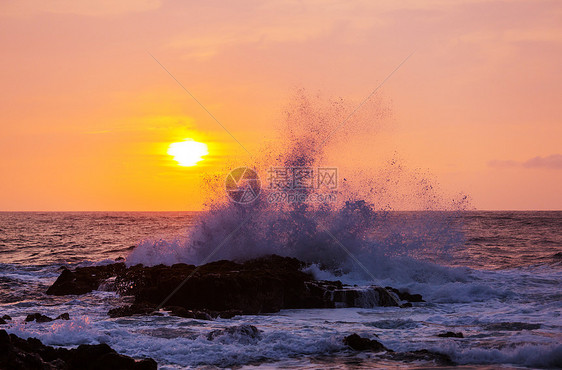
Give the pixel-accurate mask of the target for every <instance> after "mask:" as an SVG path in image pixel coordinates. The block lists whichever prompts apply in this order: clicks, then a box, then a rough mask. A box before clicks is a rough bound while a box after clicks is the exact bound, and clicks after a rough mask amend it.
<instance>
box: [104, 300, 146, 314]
mask: <svg viewBox="0 0 562 370" xmlns="http://www.w3.org/2000/svg"><path fill="white" fill-rule="evenodd" d="M155 309H156V306H155V305H150V304H142V303H135V304H132V305H129V306H122V307H117V308H112V309H111V310H109V312H108V313H107V314H108V315H109V317H125V316H133V315H150V314H152V313H154V310H155Z"/></svg>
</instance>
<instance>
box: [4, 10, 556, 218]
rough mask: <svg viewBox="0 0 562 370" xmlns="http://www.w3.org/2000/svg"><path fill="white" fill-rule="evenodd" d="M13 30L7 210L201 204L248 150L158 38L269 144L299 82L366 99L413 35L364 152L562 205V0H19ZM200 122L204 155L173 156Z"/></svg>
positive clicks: (7, 45) (479, 200)
mask: <svg viewBox="0 0 562 370" xmlns="http://www.w3.org/2000/svg"><path fill="white" fill-rule="evenodd" d="M0 42H1V43H0V44H1V45H2V51H1V52H2V58H1V59H0V63H1V67H2V68H0V81H1V84H2V85H1V86H2V89H1V90H0V125H1V130H2V135H1V136H0V173H1V175H2V177H1V179H2V180H1V181H0V210H196V209H198V208H199V207H200V205H201V202H202V196H201V191H200V190H199V189H200V186H201V182H202V180H201V175H202V173H205V172H207V173H208V172H212V171H213V170H214V169H216V168H221V167H224V166H226V165H227V164H229V161H232V157H233V156H234V157H236V158H238V159H240V158H241V159H242V160H243V158H244V156H245V154H244V151H243V149H242V148H241V147H240V146H238V144H236V143H235V142H234V141H233V140H232V139H231V138H230V136H229V135H228V134H227V133H225V132H224V131H223V129H222V128H221V127H220V126H219V125H218V124H217V123H216V122H215V121H213V119H212V118H210V117H209V116H208V114H207V113H206V112H205V111H204V110H202V109H201V107H199V106H198V105H197V103H196V102H195V101H194V100H193V99H191V98H190V97H189V95H187V94H186V93H185V91H183V90H182V89H181V88H180V87H179V86H178V85H177V84H176V83H175V82H174V81H173V79H172V78H171V77H170V76H169V75H167V74H166V72H165V71H163V70H162V68H161V67H160V66H159V65H158V64H157V63H156V62H155V61H154V60H153V59H152V58H151V57H150V55H149V54H148V53H147V51H149V52H150V53H152V54H153V55H154V56H155V57H156V58H157V59H158V60H159V61H160V62H161V63H162V64H163V65H165V66H166V68H167V69H168V70H169V71H170V72H172V73H173V74H174V76H175V77H176V78H177V79H178V80H179V81H181V82H182V83H183V85H184V86H186V87H187V88H188V89H189V90H190V91H191V92H192V93H193V94H194V95H195V96H196V97H197V99H199V100H200V101H201V102H202V103H203V104H204V105H205V107H206V108H207V109H208V110H209V111H211V112H212V113H213V114H214V115H215V116H216V117H217V118H218V119H219V120H220V121H221V123H223V124H224V125H225V126H226V127H227V128H228V129H229V130H230V131H231V132H232V133H233V134H234V136H235V137H236V138H237V139H238V140H239V141H240V142H242V143H243V144H244V146H245V147H247V148H248V149H249V150H250V151H258V150H259V148H260V147H261V145H262V140H263V138H273V137H274V136H275V129H274V123H273V122H274V121H275V119H276V117H278V116H279V112H280V111H281V109H282V108H283V107H284V105H286V104H287V102H288V100H289V99H290V96H291V94H292V93H293V92H294V90H295V89H296V88H306V89H307V90H308V91H312V92H316V91H320V92H321V93H322V94H323V95H325V96H328V97H331V96H341V97H343V98H345V99H347V100H349V101H352V102H357V103H358V102H360V101H361V100H362V99H363V98H364V97H366V96H367V95H368V94H369V93H370V92H371V91H372V90H373V89H374V88H375V87H376V86H377V85H378V84H379V83H380V82H381V81H382V80H383V79H384V78H385V77H386V76H387V75H388V74H389V73H390V72H391V71H392V70H393V69H394V68H395V67H396V66H397V65H398V64H399V63H400V62H401V61H402V60H403V59H404V58H405V57H406V56H407V55H409V54H410V53H411V52H412V51H414V50H415V53H414V54H413V56H412V57H411V58H410V59H409V60H408V61H407V62H406V63H405V64H404V66H403V67H402V68H400V70H398V71H397V72H396V73H395V74H394V75H393V76H392V77H391V78H390V79H389V80H388V81H387V82H386V83H385V84H384V86H383V88H382V89H381V90H380V92H379V95H378V98H379V99H380V100H381V101H382V104H384V105H385V106H386V107H388V108H390V109H391V111H392V115H391V116H390V117H389V118H387V119H386V121H385V122H384V124H383V125H381V128H380V129H379V130H377V132H376V133H374V134H373V137H372V138H371V137H368V138H365V137H363V138H360V140H371V139H372V142H374V143H376V146H377V150H373V151H370V152H361V153H357V155H361V156H363V157H365V158H366V159H367V160H368V162H369V163H371V164H375V165H376V164H377V163H382V162H383V161H384V160H386V159H387V158H388V155H391V154H389V153H393V152H397V153H399V154H400V156H401V158H403V159H404V160H405V161H406V162H407V163H408V165H410V166H411V167H412V168H423V169H427V170H429V171H430V172H431V173H433V174H434V175H435V177H436V178H437V179H438V181H439V183H440V184H441V187H442V188H443V189H444V191H446V192H451V193H457V192H460V191H462V192H465V193H467V194H469V195H470V196H471V197H472V200H473V206H475V207H476V208H478V209H562V191H561V190H560V189H562V145H561V143H562V104H560V101H561V100H560V99H561V97H562V73H561V72H560V67H561V66H562V3H560V2H559V1H537V0H529V1H487V0H466V1H448V0H428V1H394V0H392V1H391V0H384V1H284V0H278V1H267V2H257V1H236V2H232V4H228V2H219V1H203V2H201V1H165V0H163V1H158V0H142V1H141V0H124V1H121V0H115V1H105V0H104V1H99V0H98V1H94V0H87V1H72V0H53V1H39V0H13V1H12V0H4V1H2V2H1V3H0ZM187 137H191V138H194V139H196V140H199V141H204V142H206V143H208V144H209V151H210V155H209V156H207V157H205V158H206V159H205V160H204V161H203V162H201V166H195V167H179V166H176V165H175V162H174V161H173V160H172V159H171V158H170V157H169V156H167V155H166V148H167V145H168V144H169V143H171V142H174V141H181V140H183V139H184V138H187ZM350 150H351V152H352V153H353V150H352V149H350ZM365 158H364V159H365Z"/></svg>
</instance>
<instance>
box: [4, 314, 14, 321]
mask: <svg viewBox="0 0 562 370" xmlns="http://www.w3.org/2000/svg"><path fill="white" fill-rule="evenodd" d="M2 319H4V320H6V321H11V320H12V318H11V317H10V316H9V315H4V316H2Z"/></svg>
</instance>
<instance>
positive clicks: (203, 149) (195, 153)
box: [168, 139, 209, 167]
mask: <svg viewBox="0 0 562 370" xmlns="http://www.w3.org/2000/svg"><path fill="white" fill-rule="evenodd" d="M168 154H169V155H171V156H172V157H174V160H175V161H176V162H178V165H180V166H183V167H190V166H195V165H196V164H197V162H200V161H202V160H203V157H204V156H206V155H207V154H209V150H208V148H207V144H205V143H199V142H197V141H195V140H193V139H186V140H185V141H182V142H179V143H171V144H170V146H169V147H168Z"/></svg>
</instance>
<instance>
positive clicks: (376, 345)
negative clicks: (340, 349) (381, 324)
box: [343, 334, 387, 352]
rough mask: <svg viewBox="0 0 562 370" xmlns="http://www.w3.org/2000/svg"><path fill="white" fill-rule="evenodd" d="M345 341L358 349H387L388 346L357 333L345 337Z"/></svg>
mask: <svg viewBox="0 0 562 370" xmlns="http://www.w3.org/2000/svg"><path fill="white" fill-rule="evenodd" d="M343 343H344V344H345V345H347V346H349V347H351V348H352V349H354V350H356V351H372V352H382V351H387V348H386V347H385V346H384V345H383V344H382V343H381V342H379V341H376V340H372V339H368V338H362V337H360V336H359V335H357V334H351V335H349V336H347V337H345V338H344V339H343Z"/></svg>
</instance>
